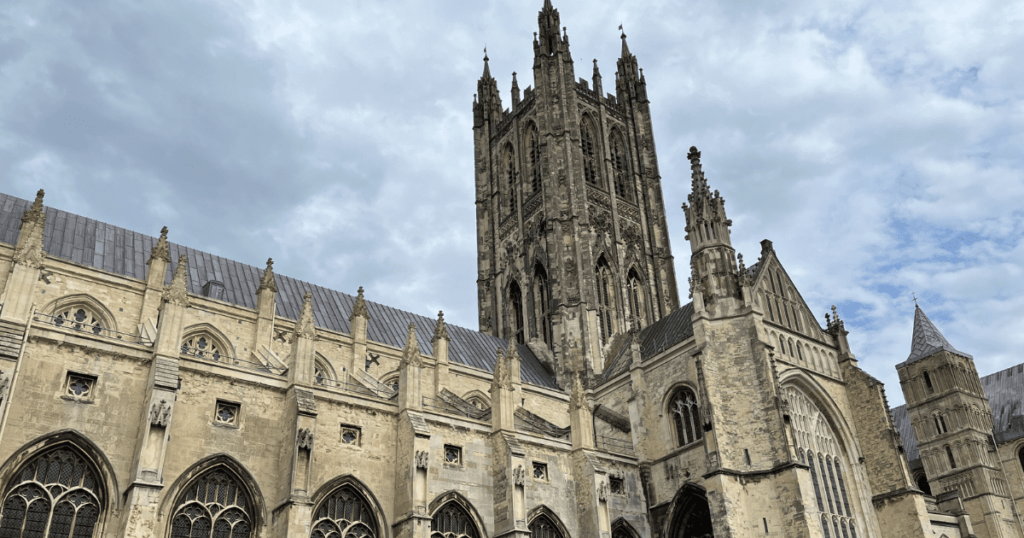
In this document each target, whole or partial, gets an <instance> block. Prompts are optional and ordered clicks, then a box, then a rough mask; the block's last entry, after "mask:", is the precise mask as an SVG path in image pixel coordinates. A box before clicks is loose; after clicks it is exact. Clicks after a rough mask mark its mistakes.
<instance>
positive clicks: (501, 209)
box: [473, 1, 679, 387]
mask: <svg viewBox="0 0 1024 538" xmlns="http://www.w3.org/2000/svg"><path fill="white" fill-rule="evenodd" d="M621 39H622V55H621V57H620V58H619V59H618V69H617V71H616V74H615V91H616V93H615V95H612V94H610V93H609V94H604V92H603V88H602V81H601V74H600V72H599V71H598V67H597V60H594V73H593V78H592V80H591V81H589V82H588V81H586V80H584V79H583V78H580V79H579V80H576V75H575V71H574V65H573V61H572V57H571V56H570V54H569V36H568V33H567V31H566V29H565V28H564V27H562V26H561V23H560V20H559V14H558V10H557V9H555V8H554V7H553V6H552V5H551V2H550V1H545V3H544V6H543V8H542V9H541V11H540V13H539V14H538V32H537V33H535V34H534V41H533V49H534V64H533V77H534V85H533V87H532V88H530V87H528V88H526V90H525V91H524V92H523V96H522V98H521V99H520V95H519V85H518V81H517V78H516V75H515V74H514V73H513V86H512V105H511V108H504V107H503V106H502V103H501V97H500V94H499V91H498V87H497V82H496V81H495V79H494V78H493V77H492V76H491V72H490V65H489V58H488V57H487V56H486V54H485V56H484V70H483V76H482V77H481V78H480V81H479V83H478V88H477V95H476V99H475V101H474V103H473V116H474V126H473V132H474V141H475V162H476V207H477V235H478V258H477V265H478V271H479V274H478V279H477V283H478V300H479V310H480V330H481V331H482V332H485V333H488V334H492V335H495V336H499V337H501V338H508V339H512V340H516V341H518V342H519V343H525V344H529V345H530V346H531V348H533V349H535V352H537V354H538V356H540V357H542V359H544V360H545V361H546V362H547V363H548V365H549V367H550V368H551V369H552V370H554V371H556V372H557V374H558V377H559V383H560V385H561V386H562V387H568V386H569V385H568V379H569V378H568V377H566V375H567V372H570V371H580V370H587V371H590V372H592V373H600V372H601V371H602V370H603V369H604V366H605V363H606V361H607V360H608V357H607V356H608V355H609V353H610V351H611V350H613V349H617V342H620V341H621V340H622V338H623V335H624V334H626V333H627V331H628V330H629V328H630V327H631V326H632V325H634V324H636V325H638V326H640V327H644V326H648V325H650V324H651V323H653V322H655V321H657V320H659V319H661V318H662V317H664V316H665V315H667V314H668V313H670V312H672V311H674V310H675V309H677V308H678V306H679V297H678V292H677V290H676V278H675V269H674V268H673V263H672V251H671V248H670V246H669V240H668V230H667V227H666V222H665V209H664V203H663V201H662V194H661V184H660V176H659V173H658V163H657V156H656V154H655V148H654V138H653V133H652V127H651V117H650V109H649V104H648V100H647V85H646V80H645V79H644V76H643V71H642V70H640V69H639V68H638V66H637V60H636V57H635V56H634V55H633V54H632V53H630V52H629V47H628V46H627V45H626V36H625V34H623V35H622V36H621ZM591 84H592V86H591Z"/></svg>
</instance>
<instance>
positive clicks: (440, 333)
mask: <svg viewBox="0 0 1024 538" xmlns="http://www.w3.org/2000/svg"><path fill="white" fill-rule="evenodd" d="M441 339H444V340H450V338H448V324H446V323H445V322H444V312H442V311H440V310H438V311H437V325H435V326H434V338H432V339H431V340H430V341H431V343H433V342H436V341H438V340H441Z"/></svg>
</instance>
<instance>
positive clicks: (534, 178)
mask: <svg viewBox="0 0 1024 538" xmlns="http://www.w3.org/2000/svg"><path fill="white" fill-rule="evenodd" d="M526 151H527V155H526V158H527V164H528V165H529V173H528V176H529V178H530V192H531V193H537V192H540V181H541V174H540V136H539V135H538V134H537V125H536V124H533V123H531V124H530V127H529V128H527V130H526Z"/></svg>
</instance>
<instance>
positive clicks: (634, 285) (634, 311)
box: [626, 270, 647, 329]
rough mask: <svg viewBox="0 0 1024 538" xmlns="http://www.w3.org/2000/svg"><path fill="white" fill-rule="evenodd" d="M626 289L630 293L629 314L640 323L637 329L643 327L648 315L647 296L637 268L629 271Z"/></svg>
mask: <svg viewBox="0 0 1024 538" xmlns="http://www.w3.org/2000/svg"><path fill="white" fill-rule="evenodd" d="M626 291H627V292H628V294H629V315H630V317H631V319H633V320H636V323H637V324H638V326H637V329H640V328H642V327H643V326H644V325H645V323H644V321H645V320H646V318H647V316H645V315H644V314H645V309H644V304H645V299H646V298H645V297H644V285H643V283H642V281H641V280H640V275H638V274H637V272H636V271H635V270H631V271H630V272H629V278H628V279H627V281H626Z"/></svg>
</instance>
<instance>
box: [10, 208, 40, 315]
mask: <svg viewBox="0 0 1024 538" xmlns="http://www.w3.org/2000/svg"><path fill="white" fill-rule="evenodd" d="M43 194H44V193H43V190H42V189H39V192H38V193H36V199H35V201H34V202H32V207H30V208H29V209H28V211H25V214H24V215H23V216H22V217H21V232H20V233H19V234H18V244H17V245H15V247H14V265H13V266H12V267H11V274H10V276H8V277H7V283H6V285H5V286H4V293H3V297H2V300H3V305H4V306H3V310H0V321H6V322H9V323H14V324H17V325H20V326H22V327H24V326H25V325H27V324H28V318H29V316H31V315H32V302H33V293H32V292H33V291H34V290H35V286H36V282H37V281H38V280H39V272H40V270H42V268H43V260H45V259H46V253H45V252H43V229H44V228H45V227H46V212H45V211H44V210H43Z"/></svg>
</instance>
